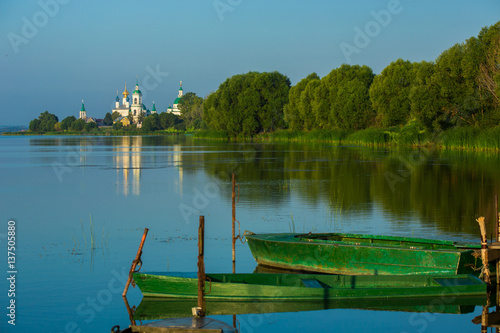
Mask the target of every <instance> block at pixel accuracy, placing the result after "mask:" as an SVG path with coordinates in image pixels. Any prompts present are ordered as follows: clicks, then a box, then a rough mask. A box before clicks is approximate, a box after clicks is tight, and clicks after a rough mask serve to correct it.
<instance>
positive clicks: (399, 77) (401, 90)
mask: <svg viewBox="0 0 500 333" xmlns="http://www.w3.org/2000/svg"><path fill="white" fill-rule="evenodd" d="M414 80H415V71H414V66H413V64H412V63H411V62H410V61H408V60H406V61H405V60H402V59H398V60H396V61H393V62H391V63H390V64H389V65H388V66H387V67H385V68H384V69H383V70H382V73H380V75H377V76H375V78H374V79H373V83H372V85H371V87H370V100H371V102H372V105H373V108H374V110H375V111H376V113H377V117H378V119H379V120H380V121H381V123H382V126H385V127H390V126H395V125H403V124H405V123H406V122H407V121H408V120H409V119H410V111H411V103H410V99H409V95H410V91H411V88H412V83H413V81H414Z"/></svg>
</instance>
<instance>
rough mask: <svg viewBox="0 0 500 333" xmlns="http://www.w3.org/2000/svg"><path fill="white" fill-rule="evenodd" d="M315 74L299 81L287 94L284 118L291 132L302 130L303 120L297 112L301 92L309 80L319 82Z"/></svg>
mask: <svg viewBox="0 0 500 333" xmlns="http://www.w3.org/2000/svg"><path fill="white" fill-rule="evenodd" d="M319 79H320V78H319V76H318V74H316V73H311V74H309V75H308V76H307V77H306V78H304V79H302V80H300V81H299V82H298V83H297V84H296V85H294V86H293V87H291V88H290V90H289V92H288V103H287V104H286V105H285V107H284V110H283V111H284V117H285V121H286V123H287V124H288V127H289V128H290V129H293V130H301V129H303V125H304V119H303V118H302V115H301V113H300V111H299V105H300V101H301V95H302V91H304V89H305V88H306V87H307V85H308V83H309V82H310V81H311V80H319Z"/></svg>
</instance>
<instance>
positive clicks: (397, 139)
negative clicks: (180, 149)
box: [1, 126, 500, 152]
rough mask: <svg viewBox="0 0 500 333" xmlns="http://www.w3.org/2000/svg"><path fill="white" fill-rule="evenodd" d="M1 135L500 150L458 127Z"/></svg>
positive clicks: (496, 133)
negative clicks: (435, 131)
mask: <svg viewBox="0 0 500 333" xmlns="http://www.w3.org/2000/svg"><path fill="white" fill-rule="evenodd" d="M1 135H4V136H25V135H26V136H33V135H36V136H37V135H42V136H169V135H188V136H193V137H195V138H197V139H208V140H220V141H233V142H268V143H272V142H311V143H315V142H316V143H320V142H322V143H333V144H338V145H359V146H365V147H385V148H390V149H400V148H426V149H453V150H464V151H480V152H498V151H500V126H498V127H494V128H490V129H485V130H479V129H476V128H471V127H461V128H455V129H450V130H447V131H443V132H441V133H440V134H439V135H434V136H430V135H428V134H425V133H421V132H410V133H408V132H405V131H401V129H397V128H389V129H375V128H370V129H366V130H360V131H346V130H315V131H308V132H306V131H292V130H288V129H286V130H277V131H274V132H267V133H259V134H256V135H254V136H252V137H245V136H241V135H238V136H236V137H232V136H230V135H228V133H227V132H225V131H210V130H198V131H196V132H186V131H165V130H161V131H154V132H142V131H140V130H137V129H136V130H132V131H116V130H112V129H109V130H105V131H98V132H97V131H96V132H94V131H93V132H67V131H66V132H47V133H32V132H30V131H23V132H4V133H1Z"/></svg>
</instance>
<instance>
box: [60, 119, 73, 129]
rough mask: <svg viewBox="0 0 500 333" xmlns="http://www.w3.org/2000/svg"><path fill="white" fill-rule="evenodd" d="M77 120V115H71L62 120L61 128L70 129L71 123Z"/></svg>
mask: <svg viewBox="0 0 500 333" xmlns="http://www.w3.org/2000/svg"><path fill="white" fill-rule="evenodd" d="M75 120H76V118H75V116H69V117H66V118H64V119H63V121H61V129H62V130H63V131H66V130H69V129H70V128H71V124H73V122H74V121H75Z"/></svg>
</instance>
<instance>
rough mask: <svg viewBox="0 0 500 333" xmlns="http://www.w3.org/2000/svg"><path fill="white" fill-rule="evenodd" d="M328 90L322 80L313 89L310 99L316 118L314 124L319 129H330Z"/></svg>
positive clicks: (331, 126) (331, 125)
mask: <svg viewBox="0 0 500 333" xmlns="http://www.w3.org/2000/svg"><path fill="white" fill-rule="evenodd" d="M329 94H330V91H329V89H328V87H327V85H326V83H325V81H324V80H321V81H320V84H319V86H317V87H316V89H314V97H313V100H312V114H313V116H314V117H315V118H316V126H317V128H321V129H331V128H333V124H332V123H331V122H330V121H329V114H330V97H329Z"/></svg>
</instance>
